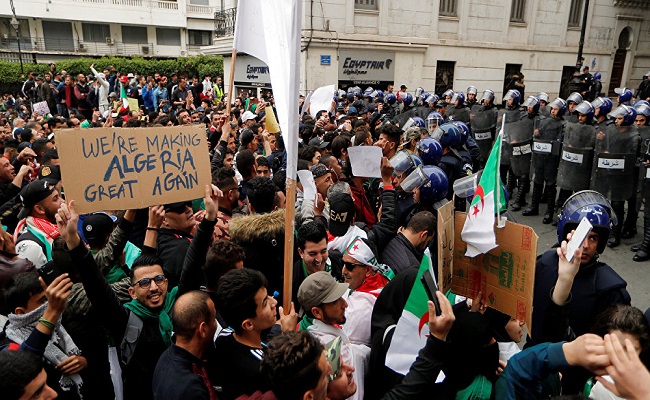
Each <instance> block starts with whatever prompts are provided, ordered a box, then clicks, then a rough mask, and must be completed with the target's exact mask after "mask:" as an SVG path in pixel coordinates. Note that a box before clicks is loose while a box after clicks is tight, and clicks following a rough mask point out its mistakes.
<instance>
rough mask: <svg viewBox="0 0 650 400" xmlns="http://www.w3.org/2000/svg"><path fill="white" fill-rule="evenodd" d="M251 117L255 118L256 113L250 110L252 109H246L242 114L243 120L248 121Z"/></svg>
mask: <svg viewBox="0 0 650 400" xmlns="http://www.w3.org/2000/svg"><path fill="white" fill-rule="evenodd" d="M249 119H255V114H253V113H252V112H250V111H246V112H244V113H243V114H242V116H241V122H246V121H248V120H249Z"/></svg>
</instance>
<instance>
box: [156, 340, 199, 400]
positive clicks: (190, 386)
mask: <svg viewBox="0 0 650 400" xmlns="http://www.w3.org/2000/svg"><path fill="white" fill-rule="evenodd" d="M199 374H202V375H203V376H201V375H199ZM206 384H210V381H209V380H208V377H207V372H206V370H205V362H204V361H202V360H201V359H199V358H197V357H196V356H195V355H194V354H192V353H190V352H189V351H187V350H185V349H182V348H180V347H178V346H176V345H172V346H171V347H169V348H168V349H167V350H165V351H164V352H163V353H162V355H161V356H160V359H159V360H158V365H156V370H155V372H154V374H153V382H152V390H153V396H154V398H155V399H156V400H180V399H196V400H202V399H205V400H209V399H210V392H209V389H208V386H207V385H206Z"/></svg>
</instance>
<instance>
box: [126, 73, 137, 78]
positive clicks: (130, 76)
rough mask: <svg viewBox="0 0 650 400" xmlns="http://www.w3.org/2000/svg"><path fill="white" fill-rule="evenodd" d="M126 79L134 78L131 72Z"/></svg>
mask: <svg viewBox="0 0 650 400" xmlns="http://www.w3.org/2000/svg"><path fill="white" fill-rule="evenodd" d="M126 77H127V78H135V75H133V73H132V72H129V74H128V75H127V76H126Z"/></svg>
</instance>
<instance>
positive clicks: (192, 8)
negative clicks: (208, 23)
mask: <svg viewBox="0 0 650 400" xmlns="http://www.w3.org/2000/svg"><path fill="white" fill-rule="evenodd" d="M212 10H213V7H210V6H201V5H197V4H188V5H187V13H188V14H199V15H212Z"/></svg>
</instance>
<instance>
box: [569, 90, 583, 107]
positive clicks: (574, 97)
mask: <svg viewBox="0 0 650 400" xmlns="http://www.w3.org/2000/svg"><path fill="white" fill-rule="evenodd" d="M566 102H567V105H568V104H569V103H571V102H573V103H576V104H580V103H582V95H581V94H580V93H578V92H573V93H571V94H570V95H569V97H567V98H566Z"/></svg>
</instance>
